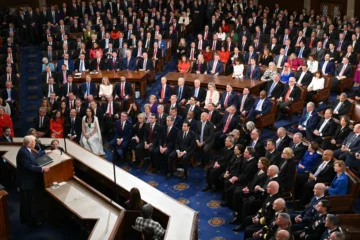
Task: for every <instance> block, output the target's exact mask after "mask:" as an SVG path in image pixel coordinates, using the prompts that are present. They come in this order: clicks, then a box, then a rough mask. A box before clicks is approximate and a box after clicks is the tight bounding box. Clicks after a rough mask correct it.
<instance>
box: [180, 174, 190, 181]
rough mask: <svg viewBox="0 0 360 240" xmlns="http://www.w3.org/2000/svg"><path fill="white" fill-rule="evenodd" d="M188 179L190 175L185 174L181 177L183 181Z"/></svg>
mask: <svg viewBox="0 0 360 240" xmlns="http://www.w3.org/2000/svg"><path fill="white" fill-rule="evenodd" d="M187 179H188V175H184V176H182V177H181V178H180V181H181V182H183V181H186V180H187Z"/></svg>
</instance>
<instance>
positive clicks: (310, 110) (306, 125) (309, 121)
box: [293, 102, 319, 135]
mask: <svg viewBox="0 0 360 240" xmlns="http://www.w3.org/2000/svg"><path fill="white" fill-rule="evenodd" d="M314 108H315V104H314V103H313V102H308V104H306V111H304V113H303V114H302V116H301V118H300V120H299V125H298V127H297V128H296V129H294V130H293V132H294V133H296V132H301V133H302V134H303V135H305V134H306V130H307V129H311V130H314V129H315V128H316V125H317V123H318V121H319V115H318V114H317V112H315V111H314Z"/></svg>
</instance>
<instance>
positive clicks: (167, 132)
mask: <svg viewBox="0 0 360 240" xmlns="http://www.w3.org/2000/svg"><path fill="white" fill-rule="evenodd" d="M178 131H179V130H178V129H177V128H176V127H174V118H173V117H171V116H167V117H166V128H164V130H163V131H162V133H161V136H160V137H159V145H158V147H157V148H156V149H155V150H154V158H153V162H152V172H153V173H155V172H157V171H158V170H159V169H160V162H165V161H166V162H168V158H169V155H170V153H172V152H173V151H174V148H175V141H176V137H177V134H178Z"/></svg>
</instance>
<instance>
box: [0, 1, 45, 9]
mask: <svg viewBox="0 0 360 240" xmlns="http://www.w3.org/2000/svg"><path fill="white" fill-rule="evenodd" d="M25 5H29V6H31V7H33V8H35V7H39V1H38V0H11V1H0V8H2V7H7V8H11V7H18V6H25Z"/></svg>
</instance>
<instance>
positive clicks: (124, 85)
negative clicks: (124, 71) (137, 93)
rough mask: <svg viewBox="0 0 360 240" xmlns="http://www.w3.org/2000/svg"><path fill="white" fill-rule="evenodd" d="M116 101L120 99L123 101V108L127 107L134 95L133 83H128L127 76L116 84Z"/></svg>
mask: <svg viewBox="0 0 360 240" xmlns="http://www.w3.org/2000/svg"><path fill="white" fill-rule="evenodd" d="M113 94H114V99H120V100H122V101H123V106H124V107H126V106H127V102H128V100H129V98H130V97H131V96H132V95H133V89H132V87H131V83H129V82H127V81H126V77H125V75H122V76H121V77H120V82H118V83H116V85H115V87H114V93H113Z"/></svg>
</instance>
